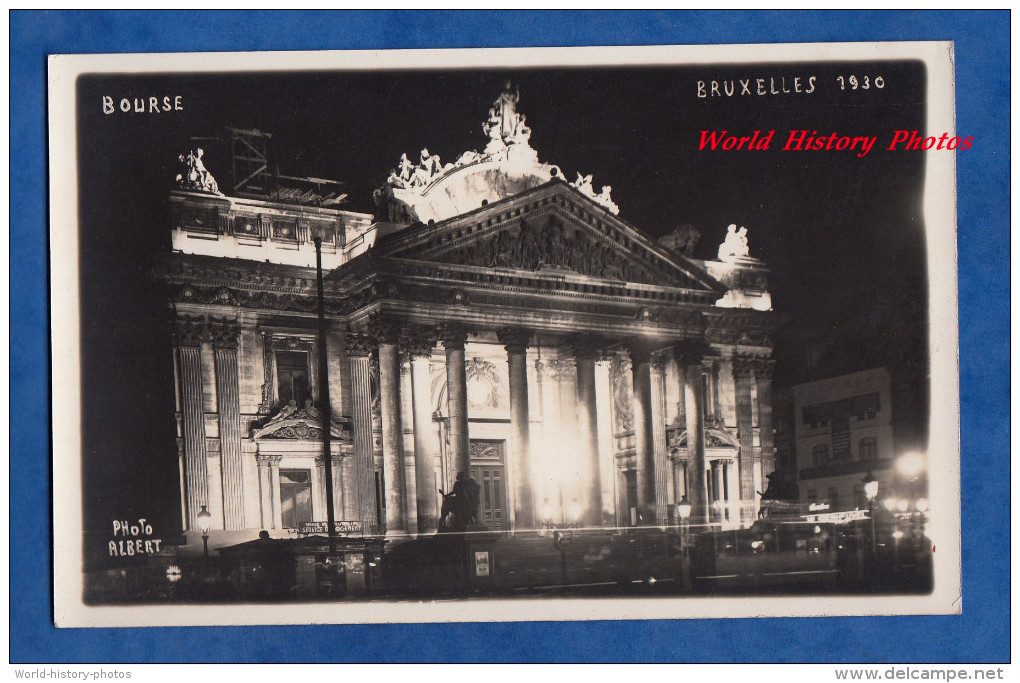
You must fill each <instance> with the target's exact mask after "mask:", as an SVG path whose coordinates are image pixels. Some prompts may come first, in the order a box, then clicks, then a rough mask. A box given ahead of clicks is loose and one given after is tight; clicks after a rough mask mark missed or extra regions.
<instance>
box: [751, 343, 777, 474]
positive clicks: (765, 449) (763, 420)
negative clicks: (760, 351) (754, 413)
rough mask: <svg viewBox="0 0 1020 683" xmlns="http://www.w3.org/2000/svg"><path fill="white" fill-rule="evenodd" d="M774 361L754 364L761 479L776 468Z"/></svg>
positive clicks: (762, 361)
mask: <svg viewBox="0 0 1020 683" xmlns="http://www.w3.org/2000/svg"><path fill="white" fill-rule="evenodd" d="M774 368H775V361H771V360H764V359H762V360H761V361H760V362H759V363H758V364H757V365H756V366H755V371H754V372H755V379H756V381H757V382H758V423H759V424H758V432H759V434H760V435H761V436H760V439H761V475H760V476H761V481H762V482H764V481H766V477H768V475H769V474H771V473H772V472H773V471H774V470H775V469H776V444H775V434H774V433H773V425H772V371H773V369H774Z"/></svg>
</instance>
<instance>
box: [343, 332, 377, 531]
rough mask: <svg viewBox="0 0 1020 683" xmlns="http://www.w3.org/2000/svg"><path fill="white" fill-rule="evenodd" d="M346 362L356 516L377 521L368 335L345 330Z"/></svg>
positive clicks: (371, 346)
mask: <svg viewBox="0 0 1020 683" xmlns="http://www.w3.org/2000/svg"><path fill="white" fill-rule="evenodd" d="M345 342H346V344H347V366H348V368H349V372H348V375H349V376H350V384H351V390H350V396H351V403H350V412H351V430H352V434H351V438H352V441H353V442H354V443H353V445H354V470H355V472H356V477H355V479H356V481H355V482H354V486H353V487H352V488H354V490H355V491H356V495H357V504H356V508H357V510H358V515H359V519H361V520H363V521H364V522H365V523H366V524H377V523H381V522H382V520H377V519H376V504H375V503H376V501H375V497H376V493H375V456H374V453H373V445H372V371H371V368H370V367H369V354H370V353H371V350H372V348H373V342H372V340H371V338H370V337H368V336H366V335H363V334H351V333H348V334H347V335H346V338H345Z"/></svg>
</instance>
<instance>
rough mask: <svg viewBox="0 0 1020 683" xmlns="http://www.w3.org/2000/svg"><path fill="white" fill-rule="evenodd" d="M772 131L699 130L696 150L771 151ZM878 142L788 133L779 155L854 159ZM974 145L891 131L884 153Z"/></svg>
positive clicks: (945, 135)
mask: <svg viewBox="0 0 1020 683" xmlns="http://www.w3.org/2000/svg"><path fill="white" fill-rule="evenodd" d="M775 134H776V131H774V130H770V131H766V132H765V133H762V131H760V130H756V131H754V132H753V133H752V134H751V135H733V134H730V131H728V130H711V131H709V130H703V131H701V143H700V144H699V145H698V150H699V151H701V150H705V149H708V150H713V151H714V150H723V151H726V152H729V151H731V150H748V151H762V150H767V149H770V148H771V145H772V138H773V137H774V136H775ZM877 142H878V136H866V135H862V136H855V137H850V136H847V135H840V134H839V133H835V132H834V133H830V134H827V135H819V134H818V131H817V130H791V131H789V134H788V135H787V137H786V144H784V145H783V147H782V149H783V151H823V150H828V151H831V150H838V151H844V150H851V151H855V152H857V156H858V157H864V156H866V155H867V154H868V152H870V151H871V149H872V148H873V147H874V146H875V143H877ZM972 144H974V138H973V136H968V137H965V138H960V137H950V135H949V133H942V135H941V136H938V137H936V136H934V135H932V136H928V137H925V136H924V135H923V134H921V133H919V132H918V131H916V130H895V131H893V134H892V138H891V139H890V142H889V146H888V147H886V148H885V149H886V150H887V151H895V150H907V151H917V150H924V151H927V150H930V149H936V150H955V149H959V150H960V151H963V150H967V149H970V146H971V145H972Z"/></svg>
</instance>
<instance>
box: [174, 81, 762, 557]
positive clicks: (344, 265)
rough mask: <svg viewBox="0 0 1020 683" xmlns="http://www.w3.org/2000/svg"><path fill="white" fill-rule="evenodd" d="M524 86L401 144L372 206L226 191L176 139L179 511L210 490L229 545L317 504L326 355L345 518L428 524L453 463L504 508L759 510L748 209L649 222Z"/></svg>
mask: <svg viewBox="0 0 1020 683" xmlns="http://www.w3.org/2000/svg"><path fill="white" fill-rule="evenodd" d="M517 101H518V95H517V93H516V91H513V90H511V89H510V88H509V87H508V88H507V90H506V91H505V92H504V93H502V94H501V95H500V98H499V99H498V100H497V101H496V102H495V103H494V105H493V108H492V109H491V110H490V112H489V118H488V120H487V121H486V122H485V124H484V125H483V129H484V131H485V132H486V135H487V136H488V145H487V146H486V147H485V148H484V150H482V151H481V152H476V151H470V152H466V153H464V154H462V155H461V156H460V157H459V158H458V159H456V161H455V162H454V163H447V164H444V163H442V162H441V161H440V159H439V158H438V157H437V156H435V155H431V154H429V152H428V151H427V150H422V151H421V154H420V158H418V159H416V160H414V161H412V160H410V159H408V157H407V155H405V156H404V157H402V158H401V159H400V161H399V163H398V165H397V168H396V169H395V170H394V171H393V173H392V174H391V175H390V177H389V179H388V182H387V183H386V185H385V186H384V187H382V188H380V189H379V190H377V191H376V192H375V194H374V199H375V201H376V203H377V205H378V207H379V211H378V213H379V215H380V216H382V218H383V220H376V219H375V218H373V216H372V215H369V214H363V213H355V212H350V211H345V210H342V209H340V208H339V205H338V204H337V203H336V202H335V200H333V199H332V198H329V197H327V198H326V199H324V198H323V195H321V194H320V193H317V192H315V191H311V190H309V191H308V192H305V193H301V192H297V191H289V192H287V193H285V194H281V193H279V192H277V193H275V194H271V195H270V194H266V193H264V194H263V195H258V194H257V193H251V192H247V193H246V192H236V191H235V192H233V193H232V195H236V196H227V195H225V194H221V193H220V188H219V187H218V186H217V184H216V182H215V181H214V180H213V179H212V175H211V174H210V171H209V170H208V169H206V168H205V167H204V165H203V164H202V162H201V154H200V153H198V152H196V153H193V154H191V155H190V156H189V157H187V158H184V159H183V162H184V165H185V167H184V169H183V171H182V174H181V176H180V178H179V180H178V189H177V190H175V191H174V192H173V193H172V195H171V205H172V209H173V217H174V218H173V226H172V230H173V253H172V254H171V255H169V256H168V258H167V259H166V261H165V262H164V263H163V265H162V266H161V267H160V276H161V277H162V279H163V280H164V281H165V282H166V283H167V284H168V286H169V287H170V288H171V290H172V300H173V306H174V311H175V315H176V320H177V337H176V351H175V353H176V359H175V360H176V365H175V367H176V381H177V395H178V406H177V417H178V425H179V439H178V443H179V452H180V465H181V487H182V500H181V506H182V511H183V512H182V518H183V520H184V524H185V528H186V529H189V530H194V529H195V528H196V526H195V523H196V515H197V514H198V512H199V511H200V510H201V506H203V505H205V506H207V507H208V510H209V511H210V513H211V514H212V528H213V531H212V537H213V540H214V545H215V544H220V545H222V544H223V543H226V542H228V541H229V542H232V541H234V540H238V539H240V538H250V537H254V536H255V535H256V534H257V533H258V532H259V530H261V529H265V530H269V531H270V532H271V534H272V535H273V536H280V535H285V534H287V533H292V532H294V531H296V530H297V529H299V528H300V525H301V523H303V522H309V521H321V520H325V519H326V513H325V509H326V493H325V491H326V487H325V485H324V484H325V482H324V477H325V463H324V462H323V459H322V445H321V436H322V434H321V430H322V429H323V419H322V414H323V410H322V405H321V401H320V396H321V394H322V391H321V387H320V386H319V384H320V381H319V379H318V378H319V367H320V364H321V363H325V364H326V366H327V375H328V381H329V385H330V386H329V395H330V398H331V405H330V410H331V414H332V415H333V420H332V424H331V426H330V429H331V434H332V435H333V437H334V438H333V450H332V462H331V464H332V472H333V484H334V506H335V510H336V519H338V520H345V521H356V522H361V523H362V524H364V525H365V529H366V531H367V532H373V531H374V532H378V533H382V532H385V533H386V534H388V535H391V536H393V535H398V536H399V535H402V534H414V533H430V532H433V531H435V530H436V528H437V523H438V519H437V518H438V516H439V510H440V506H441V497H440V496H439V494H438V491H439V489H443V490H444V491H449V490H450V487H451V485H452V483H453V480H454V478H455V475H456V474H457V473H458V472H461V471H463V472H470V473H471V475H472V476H473V477H474V478H475V480H476V481H477V482H478V483H479V484H480V485H481V488H482V494H481V498H482V500H481V511H480V517H481V519H480V521H481V522H482V523H483V524H484V525H485V526H488V527H490V528H493V529H525V528H536V527H540V526H546V525H550V524H563V523H570V524H579V525H591V526H629V525H636V524H644V525H655V524H665V523H669V521H670V520H671V519H673V518H674V514H675V513H674V512H673V510H674V505H675V503H676V502H677V501H679V500H680V499H681V498H682V497H684V496H686V497H687V498H688V499H689V500H690V501H691V502H692V503H693V520H694V521H695V522H709V521H711V522H718V523H721V524H724V525H737V524H741V523H743V524H748V523H750V522H751V521H752V520H753V519H754V517H755V516H756V514H757V509H758V503H757V494H756V491H761V490H763V488H764V484H763V482H764V477H765V475H767V474H768V473H769V472H771V471H772V468H773V443H772V424H771V422H772V407H771V361H770V360H769V358H770V355H771V352H772V342H771V338H770V330H771V329H772V325H773V316H772V314H771V313H770V311H771V301H770V298H769V294H768V291H767V282H766V278H767V269H766V268H765V265H764V264H763V263H762V262H761V261H758V260H756V259H754V258H752V257H750V256H749V255H748V247H747V237H746V231H745V230H744V229H742V228H741V229H739V230H738V229H737V228H736V227H735V226H731V229H730V232H729V235H728V236H727V239H726V241H725V242H724V243H723V244H722V245H721V246H720V248H719V258H718V260H711V261H702V260H697V259H694V258H691V256H690V254H691V249H692V248H693V244H694V241H693V240H694V237H693V236H692V234H691V233H690V232H686V231H682V230H681V231H677V232H675V233H673V234H672V235H669V236H667V237H665V238H663V239H662V240H660V241H655V240H653V239H651V238H650V237H649V236H648V235H646V234H645V233H643V232H642V231H641V229H640V227H637V226H634V225H631V224H630V223H628V222H627V221H626V220H625V219H624V218H623V217H622V214H624V213H625V209H621V208H620V207H618V206H617V205H616V204H615V203H614V201H613V199H612V197H611V189H610V188H609V187H608V186H606V187H603V188H602V189H601V191H596V190H595V189H594V188H593V186H592V177H591V176H590V175H589V176H585V175H582V174H580V173H578V174H576V175H577V178H576V180H574V181H573V182H570V181H569V178H568V177H567V176H566V175H565V174H564V172H563V171H562V170H561V169H560V168H558V167H557V166H555V165H552V164H549V163H544V162H542V161H540V160H539V156H538V153H537V152H536V151H535V150H534V149H533V148H532V147H531V145H530V142H529V138H530V133H531V131H530V129H529V128H528V127H527V125H526V124H525V117H524V116H522V115H521V114H520V113H518V111H517ZM415 156H417V155H415ZM214 170H215V169H214ZM316 235H318V236H320V237H321V238H322V245H323V246H322V264H323V269H324V270H325V272H326V276H325V286H324V300H325V310H326V315H327V321H328V333H327V335H326V337H327V339H326V348H327V351H326V357H325V358H320V357H319V354H318V351H317V347H316V344H315V340H316V333H317V319H316V312H317V308H316V306H317V297H316V279H315V277H316V270H315V249H314V244H313V239H314V237H315V236H316ZM217 539H219V541H217Z"/></svg>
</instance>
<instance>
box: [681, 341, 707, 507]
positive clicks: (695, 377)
mask: <svg viewBox="0 0 1020 683" xmlns="http://www.w3.org/2000/svg"><path fill="white" fill-rule="evenodd" d="M677 362H678V363H679V364H680V367H681V368H683V370H684V414H685V416H686V419H685V423H686V424H685V426H686V427H687V499H688V500H689V501H690V503H691V521H692V522H705V521H708V481H707V479H706V477H705V405H704V402H705V393H704V391H703V390H702V389H703V381H704V379H703V373H704V366H703V365H702V364H701V355H700V352H699V350H697V349H685V350H681V352H680V354H679V355H678V357H677Z"/></svg>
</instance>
